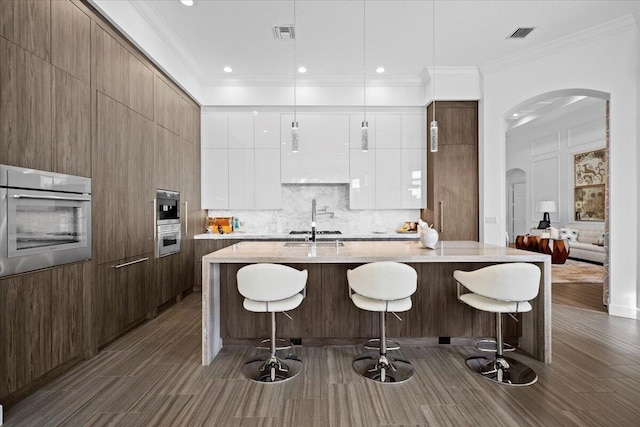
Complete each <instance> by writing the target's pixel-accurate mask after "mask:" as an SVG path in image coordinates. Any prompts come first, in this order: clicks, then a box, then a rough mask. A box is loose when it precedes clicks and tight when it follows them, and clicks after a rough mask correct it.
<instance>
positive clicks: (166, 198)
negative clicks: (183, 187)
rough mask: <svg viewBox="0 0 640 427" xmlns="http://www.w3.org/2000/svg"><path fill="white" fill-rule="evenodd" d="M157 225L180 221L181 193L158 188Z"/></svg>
mask: <svg viewBox="0 0 640 427" xmlns="http://www.w3.org/2000/svg"><path fill="white" fill-rule="evenodd" d="M156 206H157V207H156V225H166V224H179V223H180V193H179V192H177V191H171V190H160V189H158V190H156Z"/></svg>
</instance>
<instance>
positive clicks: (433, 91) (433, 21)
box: [431, 0, 436, 122]
mask: <svg viewBox="0 0 640 427" xmlns="http://www.w3.org/2000/svg"><path fill="white" fill-rule="evenodd" d="M431 24H432V25H431V30H432V31H433V39H432V40H433V51H432V60H433V75H432V76H431V86H432V87H431V97H432V98H433V112H432V116H433V117H432V121H434V122H435V121H436V0H433V2H432V15H431Z"/></svg>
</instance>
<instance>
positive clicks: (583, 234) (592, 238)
mask: <svg viewBox="0 0 640 427" xmlns="http://www.w3.org/2000/svg"><path fill="white" fill-rule="evenodd" d="M560 237H561V238H563V239H567V240H568V241H569V258H574V259H580V260H585V261H592V262H598V263H600V264H604V230H603V229H602V228H581V227H580V225H579V224H567V225H566V226H565V227H563V228H561V229H560Z"/></svg>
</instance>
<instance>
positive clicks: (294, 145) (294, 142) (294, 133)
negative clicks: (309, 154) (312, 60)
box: [291, 0, 300, 153]
mask: <svg viewBox="0 0 640 427" xmlns="http://www.w3.org/2000/svg"><path fill="white" fill-rule="evenodd" d="M295 30H296V0H293V122H292V123H291V151H293V152H294V153H297V152H298V145H299V142H300V138H299V135H298V118H297V116H296V35H295V34H296V33H295Z"/></svg>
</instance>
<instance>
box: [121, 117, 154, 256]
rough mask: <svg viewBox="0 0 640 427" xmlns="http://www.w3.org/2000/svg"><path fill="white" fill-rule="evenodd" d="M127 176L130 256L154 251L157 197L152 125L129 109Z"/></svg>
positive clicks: (127, 252)
mask: <svg viewBox="0 0 640 427" xmlns="http://www.w3.org/2000/svg"><path fill="white" fill-rule="evenodd" d="M127 113H128V116H127V145H126V158H124V159H122V160H123V162H125V164H126V165H127V170H126V171H123V173H126V176H127V186H126V189H125V193H124V195H125V200H124V205H123V217H124V218H123V219H124V224H126V226H125V228H126V249H125V253H126V256H127V257H131V256H135V255H138V254H142V253H148V252H153V251H154V247H153V236H154V229H155V226H156V225H155V224H154V222H153V218H154V212H153V199H154V198H155V186H154V181H153V178H154V174H153V157H154V155H153V152H154V142H153V135H154V127H155V125H154V124H153V122H152V121H151V120H149V119H147V118H146V117H144V116H142V115H140V114H138V113H136V112H135V111H133V110H127Z"/></svg>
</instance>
